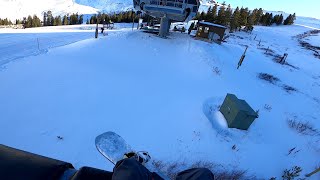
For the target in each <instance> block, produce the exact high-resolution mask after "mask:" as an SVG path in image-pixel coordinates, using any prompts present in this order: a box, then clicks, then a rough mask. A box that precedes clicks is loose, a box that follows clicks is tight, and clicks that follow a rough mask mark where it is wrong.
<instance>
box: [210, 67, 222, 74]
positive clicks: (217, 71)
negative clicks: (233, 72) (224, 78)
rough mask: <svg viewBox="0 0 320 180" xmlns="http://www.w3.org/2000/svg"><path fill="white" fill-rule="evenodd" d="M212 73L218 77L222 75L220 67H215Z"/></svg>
mask: <svg viewBox="0 0 320 180" xmlns="http://www.w3.org/2000/svg"><path fill="white" fill-rule="evenodd" d="M212 71H213V72H214V73H215V74H216V75H218V76H220V75H221V70H220V69H219V68H218V67H213V68H212Z"/></svg>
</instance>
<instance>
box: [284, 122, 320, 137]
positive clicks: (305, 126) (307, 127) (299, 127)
mask: <svg viewBox="0 0 320 180" xmlns="http://www.w3.org/2000/svg"><path fill="white" fill-rule="evenodd" d="M287 122H288V126H289V127H290V128H292V129H294V130H295V131H296V132H298V133H299V134H302V135H309V136H315V135H319V131H318V130H317V129H315V128H314V127H313V126H312V125H311V124H310V123H309V122H301V121H298V120H297V119H289V120H288V121H287Z"/></svg>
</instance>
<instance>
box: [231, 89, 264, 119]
mask: <svg viewBox="0 0 320 180" xmlns="http://www.w3.org/2000/svg"><path fill="white" fill-rule="evenodd" d="M227 97H228V98H229V99H230V100H231V101H232V102H233V104H234V106H235V107H236V108H237V109H238V110H239V111H245V112H247V114H248V115H250V116H258V115H257V113H256V112H255V111H254V110H253V109H252V108H251V107H250V106H249V104H248V103H247V102H246V101H245V100H242V99H238V98H237V97H236V96H235V95H234V94H227Z"/></svg>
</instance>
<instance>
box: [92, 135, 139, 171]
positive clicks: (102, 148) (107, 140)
mask: <svg viewBox="0 0 320 180" xmlns="http://www.w3.org/2000/svg"><path fill="white" fill-rule="evenodd" d="M95 144H96V147H97V149H98V151H99V152H100V153H101V154H102V155H103V156H104V157H105V158H107V159H108V160H109V161H110V162H111V163H112V164H114V165H115V164H116V163H117V162H118V161H120V160H121V159H123V156H124V154H126V153H128V152H134V151H133V150H132V148H131V147H130V145H129V144H127V143H126V141H125V140H124V139H123V138H122V137H121V136H119V135H118V134H117V133H115V132H111V131H109V132H105V133H103V134H101V135H99V136H97V137H96V140H95Z"/></svg>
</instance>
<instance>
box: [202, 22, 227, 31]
mask: <svg viewBox="0 0 320 180" xmlns="http://www.w3.org/2000/svg"><path fill="white" fill-rule="evenodd" d="M199 24H206V25H209V26H215V27H220V28H224V29H227V27H225V26H221V25H219V24H213V23H210V22H204V21H201V22H199Z"/></svg>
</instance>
